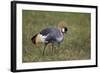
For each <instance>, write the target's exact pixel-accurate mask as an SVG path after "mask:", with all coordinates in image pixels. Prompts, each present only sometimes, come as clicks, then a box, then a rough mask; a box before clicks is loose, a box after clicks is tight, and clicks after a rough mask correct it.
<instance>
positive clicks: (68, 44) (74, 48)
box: [22, 10, 91, 63]
mask: <svg viewBox="0 0 100 73" xmlns="http://www.w3.org/2000/svg"><path fill="white" fill-rule="evenodd" d="M22 18H23V21H22V24H23V25H22V39H23V40H22V46H23V47H22V61H23V62H24V63H26V62H42V61H67V60H86V59H90V58H91V45H90V44H91V40H90V39H91V34H90V32H91V29H90V27H91V23H90V22H91V20H90V19H91V16H90V14H89V13H74V12H47V11H45V12H44V11H31V10H23V12H22ZM60 21H65V22H66V25H67V27H68V32H67V33H66V34H65V35H64V41H63V42H62V43H61V46H60V47H58V46H57V45H55V49H54V51H53V52H52V49H51V46H50V45H49V46H48V47H47V48H46V50H45V55H44V56H43V55H42V51H43V47H44V46H43V44H40V45H39V46H38V47H36V46H35V45H34V44H33V43H32V41H31V38H32V37H33V36H34V35H35V34H36V33H38V32H39V31H41V30H42V29H44V28H47V27H53V28H57V26H58V23H59V22H60Z"/></svg>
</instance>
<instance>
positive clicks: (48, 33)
mask: <svg viewBox="0 0 100 73" xmlns="http://www.w3.org/2000/svg"><path fill="white" fill-rule="evenodd" d="M67 30H68V29H67V27H65V26H61V27H60V28H45V29H43V30H42V31H40V32H39V33H38V34H36V35H34V36H33V37H32V39H31V40H32V42H33V44H35V45H37V44H38V43H44V45H45V46H44V49H43V55H44V52H45V48H46V46H47V45H48V44H49V43H51V44H52V50H53V47H54V43H58V44H59V45H60V43H61V42H62V41H63V40H64V33H65V32H67Z"/></svg>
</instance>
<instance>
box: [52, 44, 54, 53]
mask: <svg viewBox="0 0 100 73" xmlns="http://www.w3.org/2000/svg"><path fill="white" fill-rule="evenodd" d="M53 48H54V43H52V53H53V52H54V49H53Z"/></svg>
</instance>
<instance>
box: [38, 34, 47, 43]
mask: <svg viewBox="0 0 100 73" xmlns="http://www.w3.org/2000/svg"><path fill="white" fill-rule="evenodd" d="M39 35H40V38H41V41H42V42H46V41H45V39H46V38H47V36H48V35H46V36H43V35H42V34H39Z"/></svg>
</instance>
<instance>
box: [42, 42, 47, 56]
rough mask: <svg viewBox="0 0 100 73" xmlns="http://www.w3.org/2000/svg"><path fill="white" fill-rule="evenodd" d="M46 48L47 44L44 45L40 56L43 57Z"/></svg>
mask: <svg viewBox="0 0 100 73" xmlns="http://www.w3.org/2000/svg"><path fill="white" fill-rule="evenodd" d="M46 46H47V44H45V45H44V49H43V53H42V55H44V53H45V49H46Z"/></svg>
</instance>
